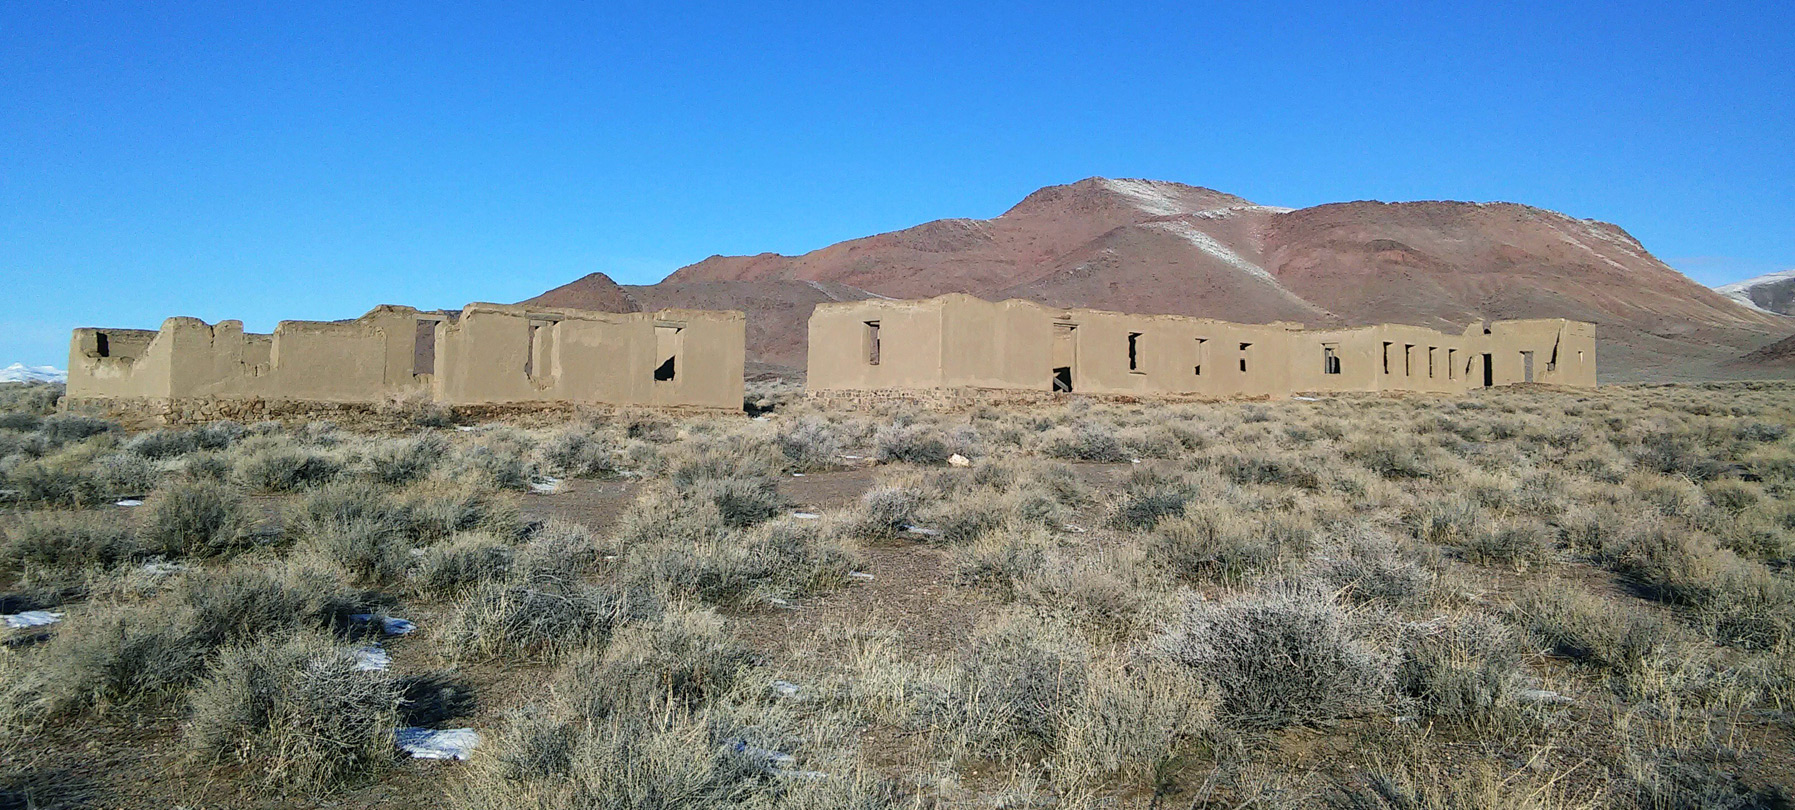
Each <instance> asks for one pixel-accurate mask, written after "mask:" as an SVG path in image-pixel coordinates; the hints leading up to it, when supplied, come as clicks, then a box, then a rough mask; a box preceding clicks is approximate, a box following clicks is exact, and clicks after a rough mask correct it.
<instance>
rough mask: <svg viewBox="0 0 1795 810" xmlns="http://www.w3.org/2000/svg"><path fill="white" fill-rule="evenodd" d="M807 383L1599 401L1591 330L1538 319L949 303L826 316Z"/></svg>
mask: <svg viewBox="0 0 1795 810" xmlns="http://www.w3.org/2000/svg"><path fill="white" fill-rule="evenodd" d="M808 371H809V376H808V380H807V387H808V390H809V391H810V392H811V393H812V394H813V395H817V396H854V395H856V392H860V393H865V392H918V391H929V390H934V391H978V390H987V391H1016V392H1023V391H1038V392H1048V391H1062V392H1080V393H1089V394H1099V395H1183V394H1188V395H1207V396H1242V395H1243V396H1269V397H1282V396H1287V395H1291V394H1296V393H1304V392H1318V393H1319V392H1353V391H1359V392H1379V391H1415V392H1433V393H1463V392H1466V391H1469V390H1472V389H1475V388H1487V387H1491V386H1498V385H1512V384H1515V383H1532V382H1537V383H1550V384H1555V385H1563V386H1572V387H1594V386H1595V384H1596V362H1595V327H1594V326H1593V325H1591V324H1587V323H1581V322H1578V321H1568V320H1562V319H1540V320H1517V321H1494V322H1483V323H1476V324H1472V325H1471V326H1470V327H1468V328H1466V329H1465V331H1464V332H1463V333H1462V334H1449V333H1444V332H1438V331H1435V330H1432V329H1427V328H1424V327H1419V326H1405V325H1400V324H1379V325H1375V326H1361V327H1354V328H1347V329H1326V330H1313V331H1311V330H1306V329H1304V328H1303V326H1302V325H1301V324H1295V323H1270V324H1260V325H1253V324H1237V323H1229V322H1226V321H1218V320H1212V319H1208V318H1191V317H1185V316H1179V315H1129V314H1124V313H1119V312H1104V311H1100V310H1093V309H1058V308H1054V307H1049V306H1045V305H1042V304H1038V303H1035V302H1032V301H1023V300H1016V299H1011V300H1007V301H985V300H982V299H979V298H974V297H972V296H970V295H962V294H950V295H943V296H939V297H936V298H930V299H924V300H915V301H900V300H890V299H884V300H880V299H868V300H863V301H850V302H841V303H824V304H818V305H817V308H816V311H815V312H814V313H813V314H812V315H811V317H810V362H809V369H808Z"/></svg>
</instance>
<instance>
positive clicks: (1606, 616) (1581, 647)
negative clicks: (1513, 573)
mask: <svg viewBox="0 0 1795 810" xmlns="http://www.w3.org/2000/svg"><path fill="white" fill-rule="evenodd" d="M1513 613H1514V617H1515V620H1516V622H1517V623H1518V624H1519V625H1520V626H1521V627H1523V628H1525V629H1527V630H1529V631H1531V632H1532V633H1533V634H1534V635H1535V636H1538V637H1539V638H1540V640H1542V641H1544V642H1545V643H1546V645H1547V646H1548V647H1549V648H1550V649H1551V650H1552V651H1553V652H1555V653H1557V654H1558V655H1563V656H1566V657H1569V658H1572V659H1575V660H1577V661H1581V662H1584V663H1586V664H1590V665H1593V666H1598V667H1604V668H1609V669H1615V670H1621V671H1628V670H1636V669H1639V668H1640V667H1642V666H1644V664H1645V662H1646V661H1647V660H1648V659H1649V658H1652V657H1654V656H1656V655H1659V654H1660V653H1661V652H1662V648H1663V647H1664V645H1665V644H1666V643H1667V642H1668V641H1669V639H1670V638H1671V636H1670V628H1668V627H1666V626H1665V625H1664V623H1663V622H1661V621H1659V620H1658V619H1657V618H1656V617H1654V616H1652V615H1651V614H1649V613H1646V612H1644V611H1641V610H1638V609H1636V608H1630V607H1628V606H1626V605H1624V604H1622V603H1619V602H1616V601H1614V600H1611V599H1604V598H1602V597H1599V596H1597V595H1595V594H1592V593H1589V592H1588V591H1584V590H1581V589H1576V588H1566V587H1563V586H1547V585H1536V586H1533V587H1530V588H1528V589H1526V590H1524V591H1522V592H1521V594H1520V596H1518V597H1517V598H1516V599H1515V603H1514V608H1513Z"/></svg>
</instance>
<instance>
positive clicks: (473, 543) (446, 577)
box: [0, 383, 1795, 810]
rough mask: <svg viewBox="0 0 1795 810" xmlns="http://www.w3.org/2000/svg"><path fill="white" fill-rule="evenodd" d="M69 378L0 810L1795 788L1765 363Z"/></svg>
mask: <svg viewBox="0 0 1795 810" xmlns="http://www.w3.org/2000/svg"><path fill="white" fill-rule="evenodd" d="M59 394H60V391H59V390H58V389H56V388H54V387H51V386H35V385H10V386H0V400H3V401H0V406H3V408H0V410H3V413H0V490H4V502H0V531H3V534H4V542H3V543H0V613H5V614H8V615H9V616H10V617H14V618H15V622H14V623H17V624H21V625H23V624H27V623H32V622H35V621H46V620H47V619H48V618H51V617H54V618H57V619H58V620H56V621H54V622H53V623H47V624H33V626H21V627H17V628H13V629H9V630H5V631H4V632H5V633H6V634H7V635H6V636H5V645H4V646H3V647H0V808H72V807H101V808H135V807H184V808H192V809H193V810H199V809H200V808H224V807H244V808H264V807H265V808H273V807H320V808H323V807H330V808H373V807H383V808H384V807H393V808H440V807H450V808H493V809H494V810H496V809H497V808H508V809H510V808H544V809H545V810H546V809H548V808H594V807H596V808H841V807H852V808H869V809H870V808H887V807H890V808H960V807H966V808H996V807H1005V808H1031V807H1042V808H1045V807H1053V808H1096V807H1113V808H1165V809H1166V810H1171V809H1172V808H1178V809H1179V810H1183V809H1184V808H1193V809H1194V808H1242V807H1251V808H1303V807H1332V808H1417V809H1420V808H1430V809H1431V808H1439V809H1442V810H1443V809H1445V808H1513V809H1515V810H1520V809H1522V808H1541V809H1544V808H1642V809H1643V808H1651V809H1652V810H1659V809H1665V810H1668V809H1669V808H1759V807H1787V806H1790V802H1791V795H1792V792H1795V680H1792V679H1795V655H1792V653H1795V649H1792V646H1795V579H1792V578H1791V572H1790V568H1789V563H1790V561H1791V559H1792V558H1795V431H1792V430H1791V428H1795V384H1789V383H1731V384H1710V385H1655V386H1620V385H1610V386H1604V387H1602V388H1600V389H1597V390H1593V391H1575V392H1573V391H1561V390H1550V389H1545V388H1538V387H1531V386H1523V387H1516V388H1513V389H1506V390H1490V391H1483V392H1479V393H1477V394H1475V395H1472V396H1467V397H1462V398H1446V397H1429V396H1401V397H1368V396H1340V397H1326V398H1318V399H1309V398H1296V399H1289V400H1282V401H1269V402H1241V401H1225V402H1149V401H1140V402H1116V401H1110V402H1102V401H1092V400H1088V399H1082V398H1071V399H1068V400H1066V401H1064V402H1061V403H1054V404H1051V405H1045V406H1042V405H1036V406H1004V405H1001V404H995V403H994V404H989V405H983V406H976V407H970V408H963V409H957V410H933V409H928V408H924V407H921V406H919V405H916V404H908V403H901V402H893V403H886V404H875V405H866V406H858V407H845V406H830V405H822V404H818V403H813V402H810V401H807V400H806V399H805V398H804V397H803V396H802V394H801V393H800V392H798V391H797V390H796V389H792V388H789V387H785V388H781V387H778V386H760V387H759V390H753V391H751V392H750V395H749V400H750V404H751V407H750V408H749V413H745V414H739V415H709V416H681V415H668V414H657V413H652V412H646V411H643V412H604V413H599V412H594V413H590V414H578V415H571V416H570V415H561V416H553V415H541V414H538V415H531V416H518V417H516V418H514V419H511V420H506V421H500V422H485V423H466V424H463V423H457V422H456V420H455V417H454V415H453V414H451V413H448V412H446V411H441V410H436V409H433V408H430V407H428V406H420V405H415V404H413V405H407V404H395V405H394V406H392V407H391V408H388V409H385V410H384V411H382V412H380V413H377V414H368V415H361V416H357V417H355V418H353V419H350V418H345V419H341V420H339V421H337V422H334V423H333V422H330V421H311V422H289V423H272V422H271V423H261V424H253V425H240V424H235V423H229V422H219V423H213V424H208V425H198V426H192V427H184V428H165V429H158V430H149V431H128V430H124V429H122V428H121V427H120V426H118V425H116V424H112V423H110V422H106V421H104V420H100V419H95V418H92V417H86V416H79V415H72V414H58V413H56V411H55V401H56V397H57V396H58V395H59ZM750 414H752V415H750ZM121 502H122V503H126V504H136V505H118V504H120V503H121ZM18 617H26V618H18ZM29 617H37V618H36V619H30V618H29ZM389 619H392V620H395V621H388V620H389ZM396 620H404V621H403V622H400V621H396ZM406 623H409V624H406ZM407 628H409V629H410V632H404V633H398V632H391V633H389V632H388V631H399V630H405V629H407ZM463 728H465V729H472V730H473V731H474V733H475V734H477V735H478V743H477V745H475V746H474V747H473V748H472V749H471V755H470V758H468V759H466V760H455V759H422V758H416V757H413V756H410V755H409V754H407V753H406V752H404V751H403V750H402V749H401V747H400V745H399V742H401V741H402V740H410V739H412V738H413V735H417V734H419V733H420V732H417V731H412V729H431V730H439V731H440V730H449V729H463ZM400 729H407V730H408V731H406V732H404V733H403V734H401V732H400V731H399V730H400Z"/></svg>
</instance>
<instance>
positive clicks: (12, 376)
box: [0, 363, 69, 383]
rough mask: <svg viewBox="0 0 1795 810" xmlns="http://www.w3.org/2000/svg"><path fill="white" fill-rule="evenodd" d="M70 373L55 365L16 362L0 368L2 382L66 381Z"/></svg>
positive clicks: (0, 381)
mask: <svg viewBox="0 0 1795 810" xmlns="http://www.w3.org/2000/svg"><path fill="white" fill-rule="evenodd" d="M68 381H69V373H68V372H66V371H63V370H62V369H59V368H56V367H55V366H28V365H25V364H24V363H14V364H12V365H10V366H7V367H6V368H0V383H8V382H53V383H66V382H68Z"/></svg>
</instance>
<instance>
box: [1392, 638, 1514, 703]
mask: <svg viewBox="0 0 1795 810" xmlns="http://www.w3.org/2000/svg"><path fill="white" fill-rule="evenodd" d="M1522 654H1523V650H1522V645H1521V644H1520V639H1519V638H1518V636H1517V634H1516V633H1515V632H1514V631H1512V630H1510V629H1509V628H1508V627H1507V626H1506V625H1504V624H1503V623H1502V622H1500V621H1497V620H1495V619H1492V618H1490V617H1487V616H1484V615H1482V614H1475V613H1474V614H1470V615H1467V616H1462V617H1456V618H1453V617H1448V618H1446V619H1445V620H1444V621H1439V620H1436V621H1431V622H1425V623H1421V624H1416V625H1410V626H1409V627H1408V628H1407V630H1406V631H1405V632H1404V634H1403V643H1402V660H1401V664H1400V665H1399V668H1398V669H1397V674H1396V681H1397V685H1398V686H1399V687H1400V688H1401V689H1402V691H1403V692H1404V693H1405V694H1407V695H1408V696H1409V697H1410V698H1412V699H1413V700H1414V701H1415V706H1416V708H1417V709H1418V710H1419V712H1420V713H1421V714H1422V715H1424V716H1428V717H1444V718H1451V719H1455V720H1461V721H1466V722H1473V723H1477V722H1483V721H1487V720H1489V719H1491V718H1493V717H1496V716H1498V715H1499V714H1501V713H1504V712H1508V711H1512V710H1513V709H1514V708H1515V695H1516V693H1517V692H1518V691H1519V690H1520V688H1521V686H1522V684H1523V683H1524V678H1525V675H1526V668H1525V666H1524V665H1523V664H1522V661H1521V656H1522Z"/></svg>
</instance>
